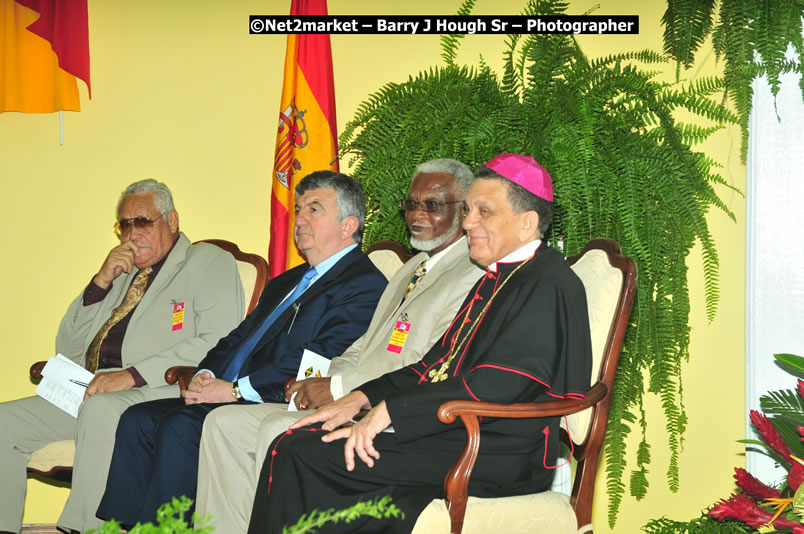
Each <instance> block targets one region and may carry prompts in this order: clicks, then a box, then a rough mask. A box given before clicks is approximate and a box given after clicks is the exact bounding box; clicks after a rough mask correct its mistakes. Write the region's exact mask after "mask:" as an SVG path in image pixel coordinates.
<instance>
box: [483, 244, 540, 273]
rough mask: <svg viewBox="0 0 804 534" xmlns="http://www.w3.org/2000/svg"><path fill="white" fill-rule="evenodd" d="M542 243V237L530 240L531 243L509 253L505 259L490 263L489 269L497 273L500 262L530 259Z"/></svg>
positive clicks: (517, 261) (516, 261)
mask: <svg viewBox="0 0 804 534" xmlns="http://www.w3.org/2000/svg"><path fill="white" fill-rule="evenodd" d="M541 244H542V240H541V239H536V240H534V241H530V242H529V243H525V244H524V245H522V246H521V247H519V248H518V249H516V250H515V251H513V252H511V253H510V254H508V255H507V256H506V257H504V258H503V259H501V260H497V261H495V262H494V263H492V264H491V265H489V266H488V267H487V269H488V270H489V271H491V272H494V273H496V272H497V264H498V263H519V262H520V261H525V260H527V259H530V258H531V257H532V256H533V255H534V254H535V253H536V250H537V249H538V248H539V245H541Z"/></svg>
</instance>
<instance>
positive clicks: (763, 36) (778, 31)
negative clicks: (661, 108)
mask: <svg viewBox="0 0 804 534" xmlns="http://www.w3.org/2000/svg"><path fill="white" fill-rule="evenodd" d="M802 22H804V0H721V1H720V2H719V3H718V5H717V6H715V2H714V0H667V11H665V14H664V17H663V18H662V23H663V24H664V26H665V31H664V51H665V53H666V54H668V55H669V56H670V57H672V58H673V59H674V60H675V61H676V62H677V69H676V73H677V76H680V69H681V67H684V68H685V69H688V68H690V67H692V64H693V61H694V58H695V53H696V52H697V51H698V49H699V48H700V46H701V44H702V43H703V42H704V40H705V39H706V38H707V37H708V36H709V35H710V34H711V35H712V45H713V47H714V49H715V54H716V55H717V57H718V59H721V60H723V61H724V66H723V77H724V80H725V87H724V93H723V96H724V98H725V99H728V100H729V102H730V103H731V104H732V105H733V106H734V108H735V109H736V110H737V114H738V116H739V118H740V126H741V127H742V132H743V139H742V154H743V163H745V154H746V150H747V147H748V118H749V114H750V112H751V100H752V97H753V95H754V91H753V88H752V86H751V84H752V82H753V81H754V79H755V78H756V77H758V76H763V75H764V76H767V79H768V84H769V85H770V88H771V93H772V94H773V96H774V97H775V96H776V95H777V94H778V92H779V88H780V87H781V81H780V76H781V75H782V74H784V73H787V72H797V73H800V72H801V64H802V62H804V61H802V60H804V37H802ZM789 49H792V50H791V51H792V54H793V56H794V58H795V59H794V60H791V59H789V58H788V56H787V54H788V50H789ZM799 83H800V85H801V91H802V96H804V77H802V78H801V80H800V82H799Z"/></svg>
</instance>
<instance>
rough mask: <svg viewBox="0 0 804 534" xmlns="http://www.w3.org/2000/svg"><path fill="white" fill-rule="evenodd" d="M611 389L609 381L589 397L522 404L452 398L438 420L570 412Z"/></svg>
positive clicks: (574, 411)
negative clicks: (456, 399) (607, 384)
mask: <svg viewBox="0 0 804 534" xmlns="http://www.w3.org/2000/svg"><path fill="white" fill-rule="evenodd" d="M608 391H609V388H608V386H606V384H604V383H603V382H598V383H597V384H595V385H594V386H593V387H592V388H591V389H590V390H589V391H587V392H586V397H584V398H583V399H560V400H554V401H545V402H523V403H520V404H495V403H492V402H477V401H449V402H445V403H444V404H442V405H441V408H440V409H439V410H438V419H439V421H441V422H442V423H446V424H450V423H453V422H455V419H456V418H458V417H460V418H461V419H463V417H464V416H470V417H502V418H508V419H524V418H528V417H552V416H555V415H570V414H573V413H576V412H580V411H582V410H585V409H587V408H589V407H591V406H594V405H595V404H597V403H598V402H600V401H601V400H602V399H603V398H604V397H605V396H606V394H607V393H608Z"/></svg>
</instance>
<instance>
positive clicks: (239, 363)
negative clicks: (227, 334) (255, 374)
mask: <svg viewBox="0 0 804 534" xmlns="http://www.w3.org/2000/svg"><path fill="white" fill-rule="evenodd" d="M315 275H316V270H315V267H310V268H309V269H308V270H307V272H306V273H304V276H303V277H302V279H301V281H300V282H299V284H298V285H297V286H296V289H294V290H293V293H291V294H290V296H288V298H286V299H285V300H283V301H282V303H281V304H279V306H277V307H276V308H275V309H274V311H272V312H271V314H270V315H269V316H268V317H266V318H265V321H263V322H262V324H261V325H260V326H259V327H258V328H257V329H256V330H254V332H252V333H251V335H250V336H249V337H248V338H247V339H246V340H245V341H244V342H243V344H242V345H241V346H240V349H239V350H238V351H237V354H235V356H234V358H232V361H231V362H229V366H228V367H227V368H226V370H225V371H224V372H223V374H222V376H221V379H223V380H226V381H227V382H234V381H235V380H236V379H237V378H238V375H239V374H240V369H241V368H242V367H243V364H244V363H246V359H247V358H248V357H249V355H250V354H251V351H252V350H254V347H256V346H257V343H258V342H259V341H260V339H261V338H262V336H263V335H265V332H267V331H268V329H269V328H270V327H271V325H272V324H274V321H276V319H277V318H278V317H279V316H280V315H282V312H284V311H285V310H287V309H288V308H289V307H290V306H291V305H292V304H293V303H294V302H296V299H298V298H299V296H300V295H301V294H302V293H304V290H305V289H307V287H308V286H309V285H310V280H312V279H313V277H314V276H315Z"/></svg>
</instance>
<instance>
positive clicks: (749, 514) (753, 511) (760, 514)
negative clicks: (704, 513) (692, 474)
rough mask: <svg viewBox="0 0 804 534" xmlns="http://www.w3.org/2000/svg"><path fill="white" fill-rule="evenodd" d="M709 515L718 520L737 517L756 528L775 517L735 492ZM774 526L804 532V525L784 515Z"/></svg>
mask: <svg viewBox="0 0 804 534" xmlns="http://www.w3.org/2000/svg"><path fill="white" fill-rule="evenodd" d="M709 515H711V516H712V517H714V518H715V519H718V520H723V519H737V520H738V521H742V522H743V523H745V524H746V525H748V526H750V527H754V528H759V527H761V526H763V525H766V524H767V523H768V521H770V519H771V518H772V517H773V514H772V513H771V512H769V511H768V510H766V509H764V508H762V507H761V506H760V505H758V504H757V503H755V502H754V501H752V500H751V499H750V498H749V497H747V496H745V495H743V494H741V493H733V494H732V495H731V497H729V499H728V500H725V501H720V502H719V503H718V504H716V505H715V506H714V507H713V508H712V509H711V510H709ZM773 527H774V528H776V529H780V528H790V529H793V534H804V525H802V524H801V523H799V522H798V521H790V520H789V519H785V518H783V517H780V518H778V519H776V521H774V522H773Z"/></svg>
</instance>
